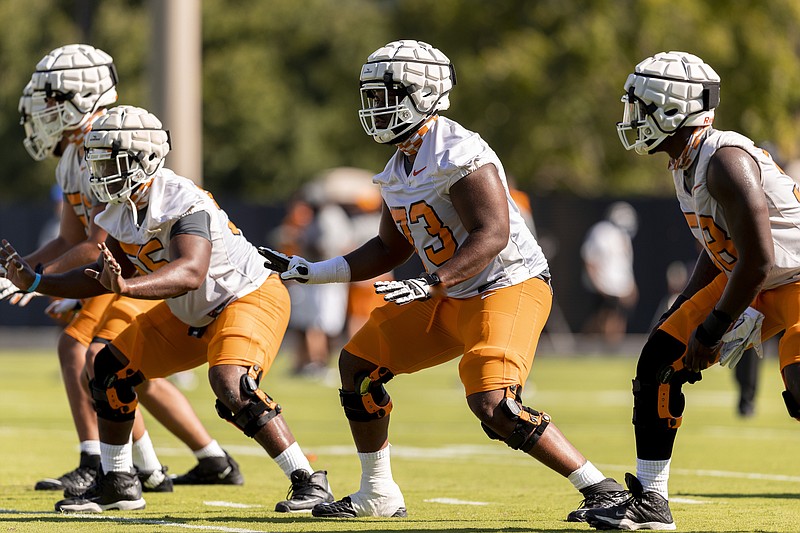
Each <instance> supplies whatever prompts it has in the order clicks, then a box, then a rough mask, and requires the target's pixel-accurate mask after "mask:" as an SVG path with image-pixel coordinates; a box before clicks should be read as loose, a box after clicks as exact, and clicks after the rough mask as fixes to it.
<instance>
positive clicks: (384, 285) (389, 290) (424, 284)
mask: <svg viewBox="0 0 800 533" xmlns="http://www.w3.org/2000/svg"><path fill="white" fill-rule="evenodd" d="M375 292H376V293H378V294H383V295H384V296H383V299H384V300H386V301H387V302H394V303H396V304H397V305H403V304H407V303H409V302H413V301H414V300H427V299H428V298H430V297H431V285H430V283H428V280H426V279H425V278H414V279H403V280H398V281H376V282H375Z"/></svg>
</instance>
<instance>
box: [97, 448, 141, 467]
mask: <svg viewBox="0 0 800 533" xmlns="http://www.w3.org/2000/svg"><path fill="white" fill-rule="evenodd" d="M100 464H101V465H103V472H106V473H107V472H131V471H132V470H133V452H132V451H131V443H130V442H128V443H126V444H120V445H117V444H106V443H105V442H101V443H100Z"/></svg>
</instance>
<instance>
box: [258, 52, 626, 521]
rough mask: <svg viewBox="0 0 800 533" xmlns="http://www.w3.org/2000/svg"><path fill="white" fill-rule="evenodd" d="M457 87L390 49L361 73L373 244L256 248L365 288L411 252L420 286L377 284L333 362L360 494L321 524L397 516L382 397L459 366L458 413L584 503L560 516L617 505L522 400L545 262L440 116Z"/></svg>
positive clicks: (490, 155)
mask: <svg viewBox="0 0 800 533" xmlns="http://www.w3.org/2000/svg"><path fill="white" fill-rule="evenodd" d="M454 84H455V72H454V70H453V67H452V65H451V64H450V60H449V59H448V58H447V57H446V56H445V55H444V54H443V53H442V52H441V51H439V50H438V49H436V48H434V47H433V46H431V45H429V44H427V43H423V42H419V41H411V40H404V41H396V42H392V43H389V44H387V45H386V46H384V47H381V48H380V49H378V50H377V51H376V52H374V53H373V54H372V55H370V56H369V58H368V60H367V63H366V64H365V65H364V66H363V68H362V70H361V94H362V109H361V111H360V113H359V115H360V116H361V122H362V125H363V127H364V129H365V130H366V132H367V134H368V135H370V136H371V137H373V138H374V139H375V140H376V141H377V142H379V143H385V144H393V145H396V146H397V148H398V149H397V150H396V152H395V154H394V156H393V157H392V158H391V159H390V160H389V162H388V164H387V165H386V168H385V170H384V171H383V172H382V173H380V174H378V175H377V176H376V177H375V178H374V181H375V182H376V183H377V184H378V185H379V186H380V189H381V195H382V197H383V208H382V209H383V211H382V215H381V216H382V218H381V223H380V229H379V232H378V235H377V236H375V237H374V238H373V239H372V240H370V241H368V242H367V243H366V244H364V245H363V246H361V247H360V248H358V249H356V250H354V251H353V252H350V253H349V254H347V255H345V256H344V257H342V256H340V257H336V258H334V259H330V260H328V261H322V262H318V263H310V262H308V261H306V260H305V259H303V258H301V257H298V256H294V257H292V258H288V257H286V256H282V255H281V254H277V253H275V252H273V251H271V250H269V249H265V248H262V249H260V250H261V251H262V254H263V255H265V257H267V259H268V260H269V263H268V265H267V266H269V267H270V268H273V269H274V270H277V271H281V272H282V274H281V277H282V278H283V279H294V280H299V281H301V282H307V283H331V282H340V283H341V282H349V281H360V280H368V279H372V278H374V277H376V276H378V275H379V274H383V273H384V272H388V271H389V270H391V269H393V268H394V267H396V266H398V265H400V264H402V263H404V262H405V261H406V260H407V259H408V258H409V256H410V255H411V254H412V253H414V252H416V253H417V255H418V256H419V258H420V259H421V260H422V262H423V264H424V265H425V269H426V272H425V273H424V274H421V275H420V277H419V278H416V279H407V280H402V281H390V282H378V283H376V284H375V287H376V290H377V292H378V293H379V294H384V295H385V296H384V299H385V300H386V301H388V302H391V303H390V304H389V305H384V306H382V307H379V308H377V309H376V310H374V311H373V312H372V314H371V315H370V318H369V320H368V322H367V323H366V324H365V325H364V327H363V328H362V329H360V330H359V331H358V332H357V333H356V334H355V335H354V336H353V338H352V339H351V340H350V342H349V343H348V344H347V345H346V346H345V348H344V350H343V351H342V353H341V357H340V359H339V371H340V374H341V379H342V388H341V391H340V399H341V403H342V406H343V407H344V413H345V416H346V417H347V418H348V420H349V421H350V429H351V432H352V434H353V440H354V441H355V444H356V448H357V451H358V456H359V459H360V460H361V467H362V476H361V486H360V488H359V490H358V491H357V492H355V493H353V494H351V495H349V496H347V497H345V498H343V499H342V500H339V501H337V502H334V503H321V504H319V505H317V506H316V507H314V509H313V510H312V514H313V515H314V516H320V517H356V516H384V517H403V516H406V514H407V511H406V506H405V501H404V499H403V494H402V493H401V491H400V488H399V487H398V485H397V484H396V483H395V482H394V480H393V478H392V472H391V466H390V458H389V450H390V446H389V441H388V428H389V413H390V412H391V410H392V400H391V398H390V397H389V394H388V392H387V391H386V389H385V388H384V385H385V384H386V382H388V381H389V380H390V379H392V377H393V376H395V375H398V374H408V373H413V372H417V371H419V370H423V369H425V368H429V367H432V366H435V365H439V364H442V363H444V362H446V361H449V360H452V359H455V358H457V357H461V361H460V364H459V374H460V377H461V381H462V383H463V385H464V388H465V390H466V395H467V403H468V405H469V407H470V409H471V410H472V412H473V413H474V414H475V416H476V417H477V418H478V419H479V420H480V422H481V426H482V427H483V429H484V431H485V432H486V434H487V435H488V436H489V438H491V439H496V440H500V441H503V442H505V443H506V444H507V445H508V446H510V447H511V448H513V449H515V450H520V451H521V452H523V453H526V454H529V455H531V456H533V457H534V458H536V459H538V460H539V461H541V462H542V463H544V464H545V465H547V466H548V467H550V468H551V469H553V470H555V471H556V472H558V473H559V474H561V475H562V476H564V477H567V478H568V479H569V480H570V481H571V482H572V483H573V485H574V486H575V488H577V489H578V490H580V491H581V492H582V493H583V495H584V503H583V505H582V506H581V509H579V510H577V511H573V512H572V513H570V516H569V517H568V520H571V521H581V520H582V519H583V513H584V512H585V511H586V509H587V508H589V507H595V506H598V505H602V504H610V503H614V502H617V501H621V499H622V498H625V497H626V493H625V492H624V491H623V488H622V486H621V485H619V484H618V483H617V482H616V481H614V480H612V479H608V478H606V477H605V476H603V475H602V474H601V473H600V471H599V470H598V469H597V468H595V467H594V466H593V465H592V464H591V463H590V462H589V461H587V460H586V459H585V458H584V457H583V455H581V453H580V452H579V451H578V450H576V449H575V448H574V447H573V446H572V444H571V443H570V442H569V441H567V439H566V438H565V437H564V436H563V435H562V434H561V432H560V431H559V430H558V428H557V427H556V425H555V424H554V423H553V422H552V421H551V420H550V417H549V416H547V414H545V413H543V412H540V411H538V410H536V409H532V408H530V407H526V406H524V405H523V404H522V395H521V393H522V385H523V384H524V383H525V381H526V379H527V378H528V374H529V373H530V370H531V364H532V363H533V357H534V352H535V350H536V345H537V342H538V339H539V335H540V333H541V331H542V328H543V327H544V324H545V321H546V320H547V316H548V314H549V313H550V306H551V302H552V293H551V289H550V285H549V279H550V276H549V271H548V265H547V260H546V259H545V257H544V255H543V254H542V250H541V248H540V247H539V245H538V243H537V242H536V240H535V239H534V237H533V235H532V234H531V232H530V231H529V230H528V228H527V226H526V225H525V222H524V220H523V218H522V216H521V215H520V212H519V210H518V209H517V206H516V205H515V204H514V202H513V200H511V197H510V195H509V191H508V185H507V183H506V178H505V174H504V171H503V166H502V165H501V163H500V160H499V159H498V158H497V155H496V154H495V153H494V152H493V151H492V150H491V148H489V146H488V145H487V144H486V143H485V142H484V141H483V140H482V139H481V138H480V136H478V135H477V134H476V133H473V132H471V131H468V130H466V129H464V128H463V127H462V126H460V125H459V124H457V123H456V122H453V121H451V120H449V119H447V118H444V117H440V116H439V115H438V114H437V112H438V111H439V110H444V109H447V108H448V106H449V93H450V90H451V89H452V87H453V85H454Z"/></svg>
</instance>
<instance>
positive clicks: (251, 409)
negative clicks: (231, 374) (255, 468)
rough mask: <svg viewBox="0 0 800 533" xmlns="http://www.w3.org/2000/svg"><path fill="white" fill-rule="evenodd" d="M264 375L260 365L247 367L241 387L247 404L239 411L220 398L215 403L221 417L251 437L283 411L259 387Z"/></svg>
mask: <svg viewBox="0 0 800 533" xmlns="http://www.w3.org/2000/svg"><path fill="white" fill-rule="evenodd" d="M263 375H264V371H263V370H262V369H261V367H260V366H258V365H253V366H251V367H250V368H248V369H247V374H242V377H241V379H240V380H239V389H240V390H241V392H242V396H243V397H244V398H245V400H246V402H247V404H246V405H245V406H244V407H242V408H241V409H239V410H238V411H237V412H235V413H234V412H233V411H231V410H230V409H228V406H227V405H225V404H224V403H222V402H221V401H219V400H217V402H216V404H215V405H214V407H215V408H216V410H217V414H218V415H219V417H220V418H222V419H223V420H227V421H228V422H230V423H231V424H233V425H234V426H236V427H237V428H239V429H240V430H241V431H242V433H244V434H245V435H247V436H248V437H251V438H252V437H253V436H255V434H256V433H258V431H259V430H260V429H261V428H262V427H264V426H266V425H267V423H268V422H269V421H270V420H272V419H273V418H275V417H276V416H278V415H279V414H280V413H281V411H282V409H281V406H280V405H278V404H277V403H275V401H274V400H273V399H272V398H270V397H269V395H268V394H267V393H265V392H264V391H262V390H261V389H259V388H258V384H259V383H260V382H261V377H262V376H263Z"/></svg>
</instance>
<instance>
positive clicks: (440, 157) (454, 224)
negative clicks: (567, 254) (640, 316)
mask: <svg viewBox="0 0 800 533" xmlns="http://www.w3.org/2000/svg"><path fill="white" fill-rule="evenodd" d="M403 159H404V156H403V153H402V152H400V151H399V150H398V151H397V152H396V153H395V155H394V156H393V157H392V158H391V159H390V160H389V162H388V163H387V165H386V168H385V169H384V170H383V172H381V173H380V174H378V175H377V176H375V178H373V181H374V182H375V183H376V184H378V185H379V186H380V189H381V195H382V196H383V200H384V201H385V202H386V205H387V206H389V209H390V210H391V212H392V216H393V218H394V221H395V224H396V225H397V229H398V231H400V232H401V233H403V235H404V236H405V237H406V239H407V240H408V241H409V242H410V243H411V244H412V245H413V246H414V248H415V249H416V252H417V255H418V256H419V258H420V259H421V260H422V263H423V264H424V265H425V270H426V271H428V272H432V271H435V270H436V269H438V268H439V267H441V266H442V265H444V264H445V263H446V262H447V261H448V260H449V259H450V258H451V257H453V255H454V254H455V253H456V250H458V247H459V246H460V245H461V244H462V243H463V242H464V241H465V240H466V238H467V236H468V235H469V234H468V233H467V230H466V228H465V227H464V225H463V224H462V223H461V220H460V219H459V217H458V213H457V212H456V209H455V207H454V206H453V203H452V201H451V200H450V188H451V187H452V186H453V184H455V183H456V182H457V181H458V180H460V179H461V178H463V177H464V176H466V175H468V174H470V173H471V172H473V171H475V170H477V169H478V168H480V167H482V166H483V165H486V164H493V165H494V166H495V167H496V168H497V172H498V174H499V175H500V179H501V180H502V182H503V188H504V189H505V190H506V199H507V201H508V211H509V219H510V225H511V228H510V229H511V232H510V236H509V239H508V244H507V245H506V247H505V248H504V249H503V251H502V252H500V253H499V254H498V255H497V256H495V257H494V258H493V259H492V260H491V261H490V262H489V264H488V265H487V266H486V268H484V269H483V270H482V271H481V272H480V273H478V274H477V275H475V276H474V277H472V278H470V279H468V280H466V281H463V282H461V283H459V284H458V285H454V286H452V287H449V288H448V289H447V294H448V296H450V297H451V298H469V297H472V296H475V295H476V294H479V293H480V292H483V291H484V290H487V289H499V288H501V287H508V286H511V285H516V284H518V283H521V282H523V281H525V280H527V279H530V278H532V277H534V276H537V275H539V274H542V273H543V272H544V271H545V270H547V260H546V259H545V257H544V254H543V253H542V249H541V248H540V247H539V243H537V242H536V239H535V238H534V236H533V234H532V233H531V231H530V230H529V229H528V227H527V225H526V224H525V220H524V219H523V217H522V215H521V214H520V211H519V209H518V208H517V206H516V204H515V203H514V201H513V200H512V199H511V194H510V193H509V191H508V183H507V182H506V175H505V172H504V170H503V165H502V164H501V163H500V159H499V158H498V157H497V155H496V154H495V153H494V151H493V150H492V149H491V148H489V145H487V144H486V142H485V141H484V140H483V139H481V137H480V135H478V134H477V133H474V132H471V131H469V130H467V129H465V128H464V127H462V126H461V125H459V124H458V123H456V122H454V121H452V120H449V119H447V118H445V117H441V116H440V117H439V118H438V119H437V120H436V121H434V122H433V124H432V125H431V128H430V130H429V131H428V132H427V133H426V134H425V136H424V137H423V138H422V145H421V146H420V147H419V152H418V153H417V157H416V159H415V161H414V168H413V169H412V170H411V172H410V173H408V174H407V173H406V171H405V168H404V165H403Z"/></svg>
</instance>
